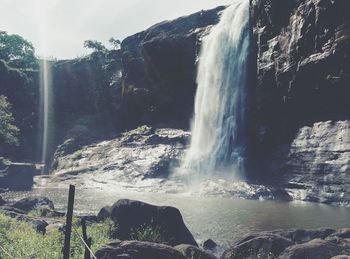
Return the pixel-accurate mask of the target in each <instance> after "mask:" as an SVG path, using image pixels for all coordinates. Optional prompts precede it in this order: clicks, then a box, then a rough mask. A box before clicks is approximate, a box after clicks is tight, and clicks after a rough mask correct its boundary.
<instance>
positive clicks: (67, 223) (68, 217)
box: [63, 185, 75, 259]
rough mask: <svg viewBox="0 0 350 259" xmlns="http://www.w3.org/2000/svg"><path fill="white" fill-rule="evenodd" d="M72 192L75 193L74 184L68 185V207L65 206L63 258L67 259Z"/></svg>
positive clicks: (70, 230) (68, 253) (72, 202)
mask: <svg viewBox="0 0 350 259" xmlns="http://www.w3.org/2000/svg"><path fill="white" fill-rule="evenodd" d="M74 194H75V186H74V185H70V186H69V195H68V208H67V215H66V231H65V236H64V248H63V259H69V256H70V236H71V233H72V219H73V206H74Z"/></svg>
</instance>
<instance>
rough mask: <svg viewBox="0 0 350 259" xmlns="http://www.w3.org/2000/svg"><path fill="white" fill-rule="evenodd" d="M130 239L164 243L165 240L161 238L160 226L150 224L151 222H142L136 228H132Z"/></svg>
mask: <svg viewBox="0 0 350 259" xmlns="http://www.w3.org/2000/svg"><path fill="white" fill-rule="evenodd" d="M130 239H133V240H139V241H148V242H153V243H165V240H164V239H163V238H162V232H161V228H160V227H159V226H152V224H144V225H142V226H141V227H139V228H137V229H132V230H131V234H130Z"/></svg>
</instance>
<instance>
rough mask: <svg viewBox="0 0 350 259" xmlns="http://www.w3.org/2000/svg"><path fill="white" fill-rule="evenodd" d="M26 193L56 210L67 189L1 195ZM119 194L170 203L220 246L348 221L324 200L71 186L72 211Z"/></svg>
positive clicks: (197, 232)
mask: <svg viewBox="0 0 350 259" xmlns="http://www.w3.org/2000/svg"><path fill="white" fill-rule="evenodd" d="M29 194H30V195H45V196H47V197H49V198H50V199H52V200H53V201H54V203H55V205H56V208H57V209H58V210H64V209H65V206H66V202H67V194H68V190H65V189H44V188H42V189H35V190H34V191H33V192H31V193H24V192H22V193H10V194H7V198H10V199H19V198H21V197H23V196H28V195H29ZM122 198H128V199H137V200H141V201H145V202H149V203H152V204H156V205H171V206H175V207H177V208H179V209H180V211H181V213H182V215H183V217H184V220H185V222H186V224H187V226H188V227H189V229H190V230H191V232H192V233H193V234H194V236H195V238H196V239H197V241H199V242H201V241H204V240H205V239H208V238H212V239H214V240H215V241H217V242H218V243H219V244H221V245H223V246H227V245H229V244H230V243H232V242H233V241H235V240H237V239H239V238H240V237H242V235H245V234H248V233H250V232H254V231H265V230H276V229H289V228H308V229H311V228H319V227H332V228H339V227H346V226H349V225H350V208H345V207H336V206H329V205H324V204H316V203H304V202H290V203H287V202H276V201H255V200H244V199H237V198H223V197H200V196H193V195H184V194H163V193H161V194H160V193H136V192H119V191H118V192H117V191H115V192H113V191H103V190H92V189H79V188H78V189H77V190H76V200H75V213H79V214H82V213H88V214H91V213H97V212H98V211H99V209H100V208H101V207H103V206H105V205H111V204H112V203H114V202H115V201H117V200H118V199H122Z"/></svg>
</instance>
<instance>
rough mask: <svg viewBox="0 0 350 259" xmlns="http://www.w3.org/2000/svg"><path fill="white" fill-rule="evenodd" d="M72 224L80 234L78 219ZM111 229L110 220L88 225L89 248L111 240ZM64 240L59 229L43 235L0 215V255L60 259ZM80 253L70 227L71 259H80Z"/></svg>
mask: <svg viewBox="0 0 350 259" xmlns="http://www.w3.org/2000/svg"><path fill="white" fill-rule="evenodd" d="M73 226H74V227H73V228H74V229H76V231H77V232H78V233H79V235H80V236H81V227H80V226H79V224H78V220H77V219H75V220H74V224H73ZM111 228H112V223H111V222H110V221H105V222H102V223H96V224H93V225H88V227H87V233H88V236H89V237H91V238H92V245H91V249H92V251H93V252H95V251H96V250H97V249H98V248H100V247H101V246H102V245H104V244H106V243H108V242H110V241H111V239H110V232H111ZM63 240H64V235H63V233H62V232H60V231H58V230H52V231H50V232H49V233H47V234H45V235H42V234H40V233H38V232H36V231H35V230H34V229H33V228H32V227H31V226H30V225H29V224H27V223H25V222H19V221H16V220H15V219H12V218H9V217H8V216H5V215H3V214H0V246H1V247H2V248H0V258H3V259H12V258H30V259H56V258H57V259H60V258H62V248H63ZM3 249H4V250H5V251H6V252H7V253H8V254H10V255H11V257H10V256H9V255H7V254H6V253H5V252H4V251H3ZM83 255H84V246H83V244H82V242H81V240H80V238H79V236H78V234H77V233H76V232H75V231H74V230H73V231H72V237H71V258H72V259H78V258H79V259H81V258H83Z"/></svg>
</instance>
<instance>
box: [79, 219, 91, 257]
mask: <svg viewBox="0 0 350 259" xmlns="http://www.w3.org/2000/svg"><path fill="white" fill-rule="evenodd" d="M81 228H82V232H83V240H84V242H85V243H86V245H87V246H88V247H87V246H86V245H85V244H84V245H85V253H84V259H90V258H91V257H90V250H89V248H90V249H91V238H88V237H87V233H86V220H85V219H84V218H83V219H82V220H81Z"/></svg>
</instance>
